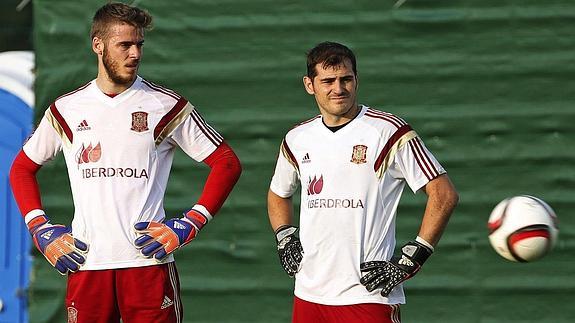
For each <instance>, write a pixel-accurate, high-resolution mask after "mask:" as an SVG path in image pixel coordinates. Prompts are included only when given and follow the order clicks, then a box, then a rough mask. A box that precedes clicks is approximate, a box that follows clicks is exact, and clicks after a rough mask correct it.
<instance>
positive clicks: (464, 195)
mask: <svg viewBox="0 0 575 323" xmlns="http://www.w3.org/2000/svg"><path fill="white" fill-rule="evenodd" d="M102 3H104V1H85V0H84V1H68V0H50V1H48V0H36V1H35V3H34V19H35V47H36V54H37V56H36V57H37V73H38V74H37V75H38V78H37V84H36V93H37V106H38V107H39V108H38V111H37V113H36V115H37V117H39V116H40V115H41V113H43V110H44V109H45V107H47V106H48V104H49V103H50V102H51V101H52V100H54V99H55V98H56V97H57V96H59V95H60V94H62V93H65V92H68V91H70V90H73V89H75V88H77V87H79V86H81V85H82V84H84V83H85V82H87V81H88V80H90V79H92V78H94V77H95V73H96V58H95V56H94V55H93V54H92V53H91V50H90V39H89V37H88V32H89V25H90V20H91V17H92V15H93V13H94V11H95V9H96V8H97V7H99V6H100V5H101V4H102ZM136 3H137V4H138V5H139V6H141V7H143V8H146V9H148V10H149V11H150V12H151V13H152V14H153V15H154V17H155V22H156V23H155V29H154V30H153V31H151V32H149V33H148V34H147V35H146V45H145V55H144V60H143V66H142V68H141V71H140V74H141V75H142V76H144V77H146V78H148V79H150V80H153V81H155V82H157V83H160V84H163V85H165V86H167V87H170V88H172V89H174V90H176V91H178V92H179V93H181V94H182V95H184V96H186V97H187V98H188V99H189V100H190V101H191V102H192V103H193V104H194V105H196V106H197V107H198V109H199V111H200V112H201V113H202V114H203V116H204V117H205V119H206V120H207V121H208V122H209V123H210V124H212V125H213V126H214V127H215V128H216V129H218V130H219V131H220V132H221V133H222V134H223V136H224V137H225V138H226V139H227V140H228V141H229V143H230V144H231V145H232V147H233V148H234V149H235V150H236V152H237V153H238V155H239V157H240V159H241V160H242V164H243V167H244V172H243V175H242V178H241V179H240V181H239V183H238V185H237V186H236V189H235V190H234V192H233V193H232V195H231V197H230V198H229V200H228V201H227V202H226V204H225V206H224V208H223V209H222V210H221V212H220V213H219V214H218V216H217V217H216V218H215V220H214V221H213V222H211V224H210V225H209V226H208V227H207V228H206V229H205V230H204V231H203V232H202V233H201V234H200V236H199V237H198V239H197V240H196V241H194V242H193V243H192V244H191V245H189V246H187V247H186V248H185V249H184V250H181V251H179V252H178V253H177V254H176V259H177V261H178V267H179V272H180V274H181V282H182V290H183V301H184V308H185V321H186V322H289V318H290V314H291V312H290V311H291V299H292V285H293V282H292V281H291V280H290V279H289V278H288V277H287V276H286V275H285V274H284V273H283V272H282V270H281V268H280V266H279V264H278V260H277V256H276V254H275V242H274V238H273V235H272V233H271V230H270V228H269V224H268V220H267V214H266V206H265V196H266V192H267V188H268V184H269V179H270V177H271V175H272V172H273V167H274V163H275V159H276V156H277V153H278V146H279V143H280V141H281V139H282V136H283V135H284V134H285V132H286V131H287V130H288V129H289V128H290V127H291V126H292V125H293V124H295V123H297V122H298V121H301V120H305V119H307V118H309V117H312V116H314V115H315V114H317V108H316V106H315V102H314V100H313V98H312V97H310V96H308V95H307V94H306V93H305V91H304V90H303V87H302V82H301V78H302V76H303V74H304V73H305V52H306V50H308V49H309V48H310V47H312V46H313V45H315V44H316V43H318V42H320V41H324V40H333V41H340V42H343V43H345V44H347V45H349V46H350V47H351V48H352V49H354V50H355V52H356V55H357V57H358V71H359V77H360V91H359V101H360V102H361V103H363V104H367V105H370V106H372V107H375V108H378V109H382V110H386V111H389V112H392V113H395V114H397V115H399V116H401V117H403V118H404V119H406V120H407V121H408V122H409V123H411V124H412V126H413V127H414V128H415V129H416V130H417V131H418V132H419V134H420V135H421V137H422V138H423V139H424V141H425V142H426V144H427V146H428V147H429V148H430V149H431V150H432V151H433V152H434V154H435V155H436V157H437V158H438V159H439V160H440V161H441V162H442V164H443V165H444V166H445V168H446V169H447V170H448V172H449V174H450V176H451V178H452V180H453V182H454V183H455V185H456V186H457V188H458V190H459V192H460V195H461V202H460V206H459V207H458V208H457V210H456V212H455V214H454V215H453V217H452V220H451V222H450V225H449V227H448V229H447V231H446V232H445V234H444V237H443V239H442V241H441V243H440V244H439V247H438V248H437V252H436V254H435V255H434V256H433V257H432V258H431V259H430V260H429V262H428V263H427V264H426V265H425V267H424V269H423V270H422V271H421V273H419V274H418V276H417V277H416V278H415V279H413V280H410V281H409V282H408V283H407V284H406V293H407V298H408V304H407V305H405V306H403V307H402V315H403V321H404V322H453V323H459V322H572V321H573V319H575V308H574V307H573V306H572V305H571V300H572V299H573V296H574V294H575V293H574V292H575V280H574V279H573V275H574V274H575V262H574V261H573V259H574V258H575V238H574V236H575V220H573V212H572V210H573V208H574V206H575V202H574V199H573V189H574V188H575V170H574V168H573V165H574V164H575V149H574V147H573V140H574V139H575V127H574V126H573V123H574V122H575V108H574V104H575V83H574V82H573V81H572V79H573V75H575V59H574V57H575V55H574V52H575V38H574V37H573V28H574V23H575V3H573V2H572V1H568V0H550V1H535V0H499V1H493V0H466V1H441V0H439V1H429V0H413V1H412V0H407V1H405V2H404V3H403V4H402V5H401V6H400V7H399V8H395V9H394V7H393V5H394V3H395V2H394V1H367V0H360V1H333V0H316V1H303V0H297V1H277V0H249V1H248V0H246V1H231V0H217V1H210V0H181V1H151V0H142V1H136ZM206 174H207V171H206V167H205V166H204V165H203V164H197V163H194V162H193V161H191V160H190V159H188V158H186V157H185V156H184V155H183V154H182V153H179V154H178V155H177V158H176V160H175V163H174V167H173V170H172V176H171V180H170V183H169V188H168V192H167V194H166V203H165V205H166V208H167V211H168V213H169V214H173V215H174V216H179V212H180V211H181V210H183V209H185V208H187V207H189V206H190V205H193V204H194V202H195V201H196V199H197V197H198V195H199V192H200V191H201V189H202V185H203V181H204V179H205V177H206ZM39 176H40V181H41V186H42V190H43V201H44V204H45V208H46V209H47V211H48V213H49V215H50V216H51V217H52V218H53V219H55V222H57V221H61V222H64V223H69V222H70V219H71V215H72V212H73V208H72V201H71V196H70V191H69V188H68V180H67V174H66V171H65V168H64V165H63V160H62V158H58V159H57V160H56V161H54V162H53V163H51V164H49V165H46V166H45V167H44V168H43V169H42V171H40V173H39ZM525 193H528V194H533V195H536V196H539V197H541V198H543V199H545V200H546V201H547V202H549V204H551V205H552V206H553V207H554V208H555V211H556V212H557V214H558V216H559V220H560V230H561V231H560V238H559V242H558V245H557V247H556V249H555V250H554V251H553V253H551V254H550V255H548V256H547V257H546V258H544V259H543V260H541V261H539V262H535V263H531V264H516V263H511V262H507V261H505V260H504V259H503V258H500V257H499V256H497V255H496V254H495V252H494V251H493V250H492V249H491V248H490V246H489V243H488V240H487V229H486V221H487V218H488V215H489V212H490V210H491V209H492V207H493V206H494V205H495V204H497V202H499V201H500V200H502V199H503V198H505V197H508V196H512V195H518V194H525ZM424 202H425V199H424V196H423V195H422V194H417V195H413V194H412V193H411V191H409V190H407V191H406V192H405V195H404V198H403V201H402V204H401V206H400V210H399V214H398V239H399V240H400V241H399V243H402V242H404V241H405V240H407V239H412V238H413V237H414V236H415V234H416V233H417V229H418V225H419V221H420V217H421V214H422V211H423V206H424ZM36 260H37V261H36V262H35V266H34V277H33V284H32V286H31V291H30V297H31V298H30V310H31V318H32V322H62V321H64V316H65V312H64V309H63V297H64V290H65V278H63V277H60V275H58V274H57V273H56V272H55V271H54V270H53V269H51V268H50V267H49V265H48V264H47V263H46V262H45V261H44V260H43V259H42V258H40V257H38V256H37V255H36ZM142 283H143V287H142V288H145V285H144V283H145V282H142Z"/></svg>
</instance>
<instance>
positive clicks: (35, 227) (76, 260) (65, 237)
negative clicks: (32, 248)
mask: <svg viewBox="0 0 575 323" xmlns="http://www.w3.org/2000/svg"><path fill="white" fill-rule="evenodd" d="M28 230H29V231H30V233H31V234H32V240H33V241H34V244H35V245H36V248H38V250H40V252H41V253H42V254H43V255H44V257H45V258H46V260H48V262H49V263H50V264H51V265H52V266H53V267H54V268H56V270H58V272H60V274H62V275H66V273H68V272H75V271H77V270H78V269H80V267H81V266H82V265H83V264H84V263H85V262H86V258H85V257H84V255H85V254H86V252H88V245H87V244H85V243H84V242H82V241H80V240H78V239H76V238H74V237H73V236H72V230H71V229H70V228H68V227H66V226H63V225H60V224H56V225H54V224H50V222H49V220H48V218H47V217H46V216H45V215H41V216H38V217H36V218H34V219H32V221H30V222H29V223H28Z"/></svg>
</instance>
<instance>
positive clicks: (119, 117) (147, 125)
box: [23, 77, 223, 270]
mask: <svg viewBox="0 0 575 323" xmlns="http://www.w3.org/2000/svg"><path fill="white" fill-rule="evenodd" d="M222 140H223V138H222V137H221V136H220V135H219V134H218V133H217V132H216V131H215V130H214V129H213V128H212V127H210V126H209V125H208V124H207V123H206V122H205V121H204V120H203V119H202V117H201V116H200V114H199V113H198V112H197V111H196V110H195V108H194V106H192V105H191V104H190V103H189V102H188V101H187V100H186V99H185V98H183V97H181V96H180V95H178V94H176V93H175V92H173V91H171V90H169V89H166V88H163V87H161V86H158V85H155V84H153V83H151V82H148V81H146V80H144V79H142V78H140V77H138V78H137V79H136V81H135V82H134V84H133V85H132V86H131V87H130V88H129V89H127V90H125V91H124V92H122V93H120V94H119V95H117V96H115V97H109V96H107V95H106V94H104V93H102V91H101V90H100V89H99V88H98V86H97V85H96V82H95V80H94V81H91V82H90V83H88V84H86V85H84V86H82V87H80V88H79V89H77V90H75V91H73V92H71V93H68V94H66V95H63V96H61V97H60V98H58V99H57V100H56V101H55V102H54V103H53V104H52V105H51V106H50V108H48V109H47V110H46V113H45V115H44V117H43V118H42V120H41V121H40V124H39V126H38V128H37V129H36V131H35V132H34V134H33V135H32V137H31V138H30V139H29V140H28V142H26V144H25V145H24V148H23V150H24V152H25V153H26V155H27V156H28V157H29V158H30V159H31V160H32V161H34V162H35V163H37V164H39V165H42V164H44V163H46V162H47V161H48V160H50V159H52V158H53V157H54V156H55V155H56V154H57V153H58V152H59V151H62V152H63V154H64V158H65V160H66V165H67V169H68V176H69V178H70V186H71V189H72V195H73V199H74V209H75V210H74V219H73V221H72V233H73V235H74V236H75V237H77V238H79V239H80V240H82V241H84V242H86V243H88V244H89V247H90V249H89V252H88V254H87V257H86V264H85V265H84V266H82V267H81V270H98V269H113V268H126V267H140V266H148V265H153V264H157V262H156V261H155V260H154V259H147V258H144V257H143V256H142V255H141V254H140V253H139V251H138V250H137V249H136V248H135V247H134V244H133V241H134V240H135V239H136V234H135V232H134V224H135V223H136V222H141V221H162V220H163V219H164V217H165V213H164V208H163V204H162V200H163V197H164V192H165V189H166V185H167V182H168V176H169V173H170V168H171V165H172V159H173V155H174V150H175V148H176V147H178V146H179V147H180V148H181V149H182V150H183V151H184V152H186V154H188V155H189V156H190V157H192V158H193V159H195V160H196V161H202V160H203V159H204V158H206V157H207V156H208V155H210V154H211V153H212V152H213V151H214V150H215V149H216V148H217V146H218V145H219V144H220V143H221V142H222ZM170 261H173V257H172V256H169V258H167V259H166V261H165V262H170Z"/></svg>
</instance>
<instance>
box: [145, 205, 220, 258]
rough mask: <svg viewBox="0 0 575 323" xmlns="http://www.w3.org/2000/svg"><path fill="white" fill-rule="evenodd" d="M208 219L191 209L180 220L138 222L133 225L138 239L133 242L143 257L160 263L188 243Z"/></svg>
mask: <svg viewBox="0 0 575 323" xmlns="http://www.w3.org/2000/svg"><path fill="white" fill-rule="evenodd" d="M208 221H209V218H208V217H207V216H205V215H204V214H202V213H200V212H199V211H196V210H194V209H191V210H189V211H187V212H186V213H185V214H184V216H183V217H182V218H179V219H169V220H167V221H164V222H138V223H136V224H135V225H134V228H135V229H136V233H137V234H138V237H137V238H136V240H135V241H134V244H135V245H136V247H137V248H140V252H141V253H142V255H144V256H145V257H148V258H151V257H154V258H155V259H156V260H157V261H162V260H163V259H164V258H166V257H167V256H168V255H169V254H171V253H172V252H174V251H176V249H178V248H180V247H182V246H184V245H186V244H188V243H190V241H192V240H193V239H194V238H195V237H196V235H197V234H198V232H199V231H200V230H201V229H202V228H203V227H204V225H206V224H207V223H208Z"/></svg>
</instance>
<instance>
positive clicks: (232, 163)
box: [198, 142, 242, 215]
mask: <svg viewBox="0 0 575 323" xmlns="http://www.w3.org/2000/svg"><path fill="white" fill-rule="evenodd" d="M204 163H205V164H207V165H208V166H209V167H210V168H211V170H210V174H209V175H208V179H207V180H206V184H205V185H204V190H203V191H202V195H201V196H200V199H199V200H198V204H200V205H203V206H204V207H205V208H206V209H207V210H208V211H209V212H210V214H211V215H215V214H216V213H217V212H218V211H219V209H220V208H221V207H222V205H223V204H224V201H225V200H226V198H227V197H228V195H229V194H230V192H231V191H232V189H233V188H234V185H235V184H236V182H237V181H238V179H239V178H240V174H241V173H242V166H241V164H240V160H239V159H238V157H237V156H236V154H235V153H234V151H233V150H232V148H231V147H230V146H228V145H227V144H226V143H225V142H222V143H221V144H220V145H219V146H218V148H216V150H214V152H212V153H211V154H210V155H209V156H208V157H206V159H204Z"/></svg>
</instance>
